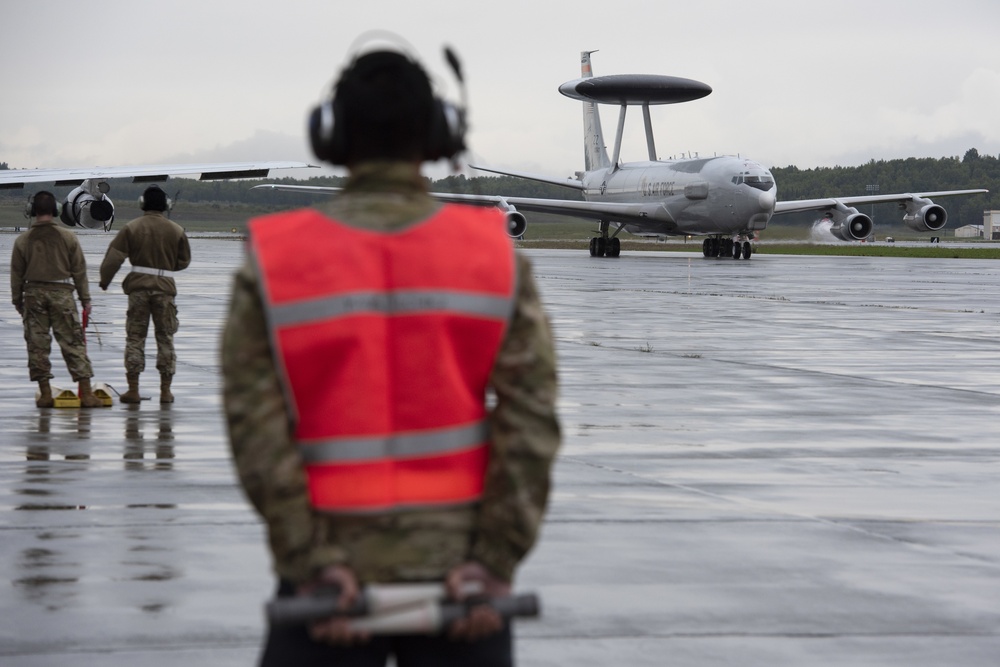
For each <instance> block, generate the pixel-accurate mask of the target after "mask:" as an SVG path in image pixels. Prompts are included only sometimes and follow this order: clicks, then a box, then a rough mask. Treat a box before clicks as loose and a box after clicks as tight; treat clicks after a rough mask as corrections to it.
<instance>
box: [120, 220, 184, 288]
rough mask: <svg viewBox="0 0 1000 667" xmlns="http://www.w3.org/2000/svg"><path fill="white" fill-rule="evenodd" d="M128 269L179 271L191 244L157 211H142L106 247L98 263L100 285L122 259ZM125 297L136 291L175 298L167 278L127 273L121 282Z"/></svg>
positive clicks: (170, 279)
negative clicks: (102, 259) (128, 263)
mask: <svg viewBox="0 0 1000 667" xmlns="http://www.w3.org/2000/svg"><path fill="white" fill-rule="evenodd" d="M126 258H127V259H128V261H129V262H130V263H131V264H132V266H144V267H146V268H149V269H163V270H165V271H170V272H173V271H182V270H184V269H186V268H187V267H188V265H189V264H190V263H191V245H190V243H189V242H188V238H187V235H186V234H185V233H184V228H183V227H181V226H180V225H178V224H177V223H176V222H174V221H173V220H171V219H169V218H168V217H167V216H165V215H164V214H163V213H161V212H159V211H146V213H145V214H144V215H143V216H141V217H139V218H136V219H134V220H130V221H128V222H127V223H125V226H124V227H122V228H121V230H119V232H118V234H117V235H116V236H115V238H114V239H113V240H112V241H111V245H109V246H108V251H107V252H106V253H105V254H104V261H102V262H101V286H102V287H105V288H106V287H107V286H108V285H110V284H111V280H112V279H113V278H114V277H115V274H116V273H118V269H119V268H121V265H122V263H123V262H124V261H125V259H126ZM122 289H123V290H124V291H125V293H126V294H129V293H131V292H134V291H136V290H153V291H156V292H163V293H164V294H170V295H171V296H176V295H177V285H176V284H175V283H174V279H173V278H171V277H170V276H155V275H150V274H148V273H139V272H137V271H132V272H130V273H129V274H128V275H127V276H125V279H124V280H123V281H122Z"/></svg>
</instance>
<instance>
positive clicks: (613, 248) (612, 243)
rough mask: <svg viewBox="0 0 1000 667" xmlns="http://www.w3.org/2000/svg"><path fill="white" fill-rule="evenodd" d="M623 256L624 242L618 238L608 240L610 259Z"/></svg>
mask: <svg viewBox="0 0 1000 667" xmlns="http://www.w3.org/2000/svg"><path fill="white" fill-rule="evenodd" d="M621 254H622V240H621V239H620V238H618V237H615V238H613V239H608V257H618V256H620V255H621Z"/></svg>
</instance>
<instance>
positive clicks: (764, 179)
mask: <svg viewBox="0 0 1000 667" xmlns="http://www.w3.org/2000/svg"><path fill="white" fill-rule="evenodd" d="M742 180H743V182H744V183H746V184H747V185H749V186H750V187H751V188H757V189H758V190H763V191H764V192H767V191H768V190H770V189H771V188H773V187H774V179H773V178H771V176H769V175H767V176H754V175H750V174H748V175H746V176H744V177H743V179H742Z"/></svg>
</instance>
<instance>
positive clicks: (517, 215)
mask: <svg viewBox="0 0 1000 667" xmlns="http://www.w3.org/2000/svg"><path fill="white" fill-rule="evenodd" d="M497 208H498V209H500V210H501V211H503V217H504V220H506V221H507V236H509V237H511V238H512V239H519V238H521V237H522V236H524V232H525V231H527V229H528V219H527V218H525V217H524V214H523V213H521V212H520V211H518V210H517V209H516V208H514V207H513V206H511V205H510V204H508V203H507V200H506V199H503V198H501V199H500V200H499V201H498V202H497Z"/></svg>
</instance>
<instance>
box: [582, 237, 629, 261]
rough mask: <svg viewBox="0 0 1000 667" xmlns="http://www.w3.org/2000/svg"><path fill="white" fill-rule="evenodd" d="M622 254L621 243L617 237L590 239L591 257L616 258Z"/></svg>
mask: <svg viewBox="0 0 1000 667" xmlns="http://www.w3.org/2000/svg"><path fill="white" fill-rule="evenodd" d="M621 254H622V242H621V239H619V238H618V237H617V236H613V237H611V238H607V239H606V238H604V237H603V236H595V237H594V238H592V239H590V256H591V257H618V256H619V255H621Z"/></svg>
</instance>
